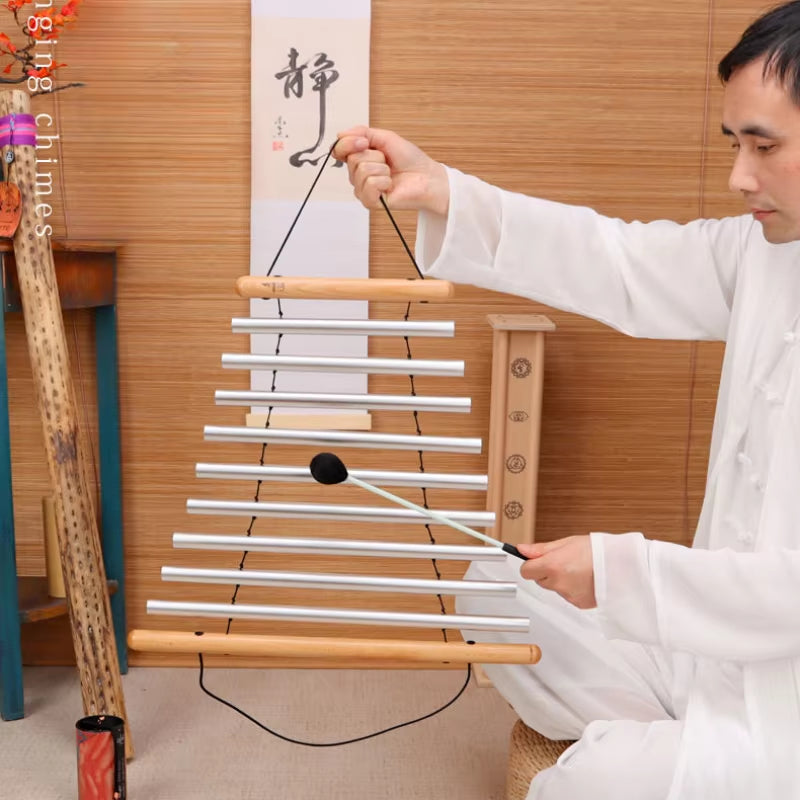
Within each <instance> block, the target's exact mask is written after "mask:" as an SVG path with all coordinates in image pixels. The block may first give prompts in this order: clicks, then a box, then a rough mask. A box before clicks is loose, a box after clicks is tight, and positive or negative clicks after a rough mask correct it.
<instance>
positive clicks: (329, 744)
mask: <svg viewBox="0 0 800 800" xmlns="http://www.w3.org/2000/svg"><path fill="white" fill-rule="evenodd" d="M337 142H338V139H337V141H336V142H334V143H333V145H332V146H331V148H330V150H328V154H327V155H326V156H325V160H324V161H323V162H322V166H321V167H320V169H319V172H318V173H317V175H316V177H315V178H314V181H313V183H312V184H311V188H310V189H309V190H308V193H307V194H306V196H305V198H304V199H303V202H302V203H301V205H300V209H299V210H298V212H297V214H296V215H295V218H294V219H293V220H292V224H291V225H290V226H289V230H288V232H287V234H286V236H285V237H284V238H283V241H282V242H281V245H280V247H279V248H278V252H277V253H276V254H275V258H273V260H272V264H271V265H270V268H269V270H268V271H267V277H269V276H270V275H271V274H272V270H273V269H274V268H275V264H276V263H277V261H278V258H280V255H281V253H282V252H283V248H284V247H285V246H286V242H287V241H288V240H289V237H290V236H291V235H292V231H294V228H295V225H297V221H298V220H299V219H300V215H301V214H302V213H303V209H305V207H306V204H307V203H308V199H309V197H311V193H312V192H313V191H314V188H315V187H316V185H317V183H318V182H319V179H320V178H321V177H322V173H323V172H324V170H325V166H326V165H327V163H328V161H329V160H330V158H331V156H332V155H333V149H334V147H336V144H337ZM380 201H381V205H382V206H383V207H384V209H385V210H386V213H387V214H388V215H389V219H390V220H391V222H392V225H393V226H394V229H395V231H397V235H398V236H399V237H400V241H401V242H402V243H403V247H404V248H405V251H406V253H407V254H408V257H409V258H410V259H411V263H412V264H413V265H414V269H415V270H416V271H417V274H418V275H419V276H420V278H422V279H424V278H425V276H424V275H423V274H422V271H421V270H420V268H419V266H418V265H417V261H416V259H415V258H414V254H413V253H412V252H411V248H410V247H409V246H408V243H407V242H406V240H405V237H404V236H403V233H402V231H401V230H400V228H399V227H398V225H397V222H396V221H395V219H394V217H393V216H392V212H391V211H390V210H389V206H388V205H387V204H386V201H385V200H384V198H383V196H381V198H380ZM410 314H411V303H409V304H408V306H407V308H406V313H405V317H404V319H405V320H408V319H409V316H410ZM278 315H279V316H280V317H283V311H282V310H281V301H280V299H278ZM282 338H283V334H282V333H281V334H278V340H277V344H276V347H275V355H278V354H279V353H280V347H281V339H282ZM404 339H405V345H406V353H407V357H408V358H409V359H410V358H412V354H411V345H410V343H409V341H408V336H405V337H404ZM408 377H409V380H410V381H411V394H412V395H416V389H415V387H414V376H413V375H409V376H408ZM276 380H277V369H275V370H273V371H272V387H271V391H273V392H274V391H275V386H276ZM271 417H272V406H270V407H269V411H268V413H267V420H266V423H265V425H264V427H265V428H269V426H270V418H271ZM414 424H415V427H416V431H417V435H420V436H421V435H422V429H421V427H420V424H419V416H418V411H417V410H416V409H415V410H414ZM266 451H267V443H266V442H265V443H264V444H263V445H262V446H261V458H260V461H259V463H260V464H261V465H262V466H263V465H264V461H265V454H266ZM418 454H419V468H420V472H423V473H424V472H425V463H424V461H423V457H422V451H421V450H420V451H418ZM262 483H263V482H262V481H261V480H259V481H258V482H257V484H256V492H255V501H256V502H258V500H259V496H260V493H261V485H262ZM422 498H423V503H424V505H425V508H428V497H427V489H425V488H424V487H423V489H422ZM256 519H257V518H256V517H252V518H251V520H250V524H249V525H248V528H247V534H246V535H247V536H250V535H252V532H253V526H254V525H255V522H256ZM425 529H426V530H427V532H428V538H429V539H430V541H431V542H432V543H433V544H436V540H435V539H434V537H433V533H432V531H431V527H430V524H426V525H425ZM248 555H249V551H247V550H245V551H244V552H243V553H242V558H241V561H240V562H239V570H240V571H241V570H243V569H244V566H245V561H246V560H247V556H248ZM431 562H432V564H433V569H434V572H435V573H436V577H437V578H438V579H441V577H442V576H441V573H440V572H439V567H438V565H437V563H436V559H431ZM240 588H241V584H236V586H235V587H234V590H233V596H232V597H231V605H232V606H233V605H236V599H237V597H238V595H239V589H240ZM437 597H438V599H439V606H440V609H441V612H442V614H446V613H447V611H446V609H445V606H444V599H443V597H442V595H441V594H439V595H437ZM232 623H233V618H232V617H229V618H228V622H227V626H226V629H225V632H226V633H230V630H231V625H232ZM442 636H443V637H444V641H445V642H446V641H447V629H446V628H442ZM198 657H199V660H200V688H201V689H202V690H203V691H204V692H205V693H206V694H207V695H208V696H209V697H211V698H213V699H214V700H217V701H218V702H220V703H222V705H224V706H227V707H228V708H230V709H232V710H233V711H235V712H236V713H237V714H241V715H242V716H243V717H244V718H245V719H248V720H249V721H250V722H252V723H253V724H254V725H257V726H258V727H259V728H261V729H262V730H264V731H266V732H267V733H269V734H271V735H273V736H276V737H277V738H279V739H283V740H284V741H285V742H289V743H291V744H299V745H303V746H305V747H339V746H341V745H346V744H354V743H355V742H363V741H364V740H366V739H372V738H374V737H375V736H381V735H382V734H384V733H390V732H391V731H395V730H397V729H398V728H404V727H406V726H407V725H414V724H415V723H417V722H422V721H423V720H426V719H429V718H430V717H433V716H435V715H436V714H439V713H440V712H442V711H444V710H445V709H446V708H449V707H450V706H451V705H452V704H453V703H455V702H456V700H458V699H459V697H461V695H462V694H464V692H465V690H466V688H467V686H469V680H470V677H471V676H472V665H471V664H467V675H466V678H465V680H464V684H463V685H462V687H461V688H460V689H459V690H458V693H457V694H456V695H455V696H454V697H453V698H452V699H451V700H448V701H447V703H445V704H444V705H443V706H441V707H440V708H437V709H436V710H435V711H431V712H430V713H429V714H425V715H424V716H422V717H418V718H417V719H412V720H409V721H408V722H401V723H399V724H397V725H392V726H391V727H389V728H384V729H383V730H380V731H375V732H374V733H368V734H366V735H364V736H357V737H355V738H353V739H345V740H343V741H338V742H304V741H301V740H299V739H293V738H291V737H289V736H284V735H283V734H281V733H278V732H277V731H274V730H272V729H271V728H268V727H267V726H266V725H264V724H263V723H261V722H259V721H258V720H257V719H255V717H252V716H251V715H250V714H248V713H247V712H245V711H242V709H241V708H239V707H238V706H236V705H234V704H233V703H231V702H229V701H228V700H225V699H224V698H222V697H220V696H219V695H216V694H214V693H213V692H212V691H210V690H209V689H208V688H206V686H205V683H204V680H203V679H204V676H205V666H204V664H203V654H202V653H198Z"/></svg>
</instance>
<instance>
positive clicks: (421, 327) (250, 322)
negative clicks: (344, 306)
mask: <svg viewBox="0 0 800 800" xmlns="http://www.w3.org/2000/svg"><path fill="white" fill-rule="evenodd" d="M231 330H232V331H233V332H234V333H287V334H288V333H298V334H309V335H314V334H345V335H364V336H437V337H452V336H455V330H456V326H455V323H454V322H409V321H403V320H362V319H263V318H258V317H248V318H234V319H232V320H231Z"/></svg>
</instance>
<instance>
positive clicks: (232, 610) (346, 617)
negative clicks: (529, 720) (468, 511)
mask: <svg viewBox="0 0 800 800" xmlns="http://www.w3.org/2000/svg"><path fill="white" fill-rule="evenodd" d="M147 613H148V614H168V615H175V616H183V617H222V618H224V619H229V618H234V619H276V620H288V621H291V622H340V623H343V624H346V625H394V626H405V627H411V628H459V629H461V628H466V629H468V630H474V631H514V632H516V633H525V632H526V631H527V630H528V628H529V624H530V623H529V620H528V619H527V617H489V616H474V615H473V616H470V615H465V614H411V613H400V612H396V611H361V610H359V609H347V608H304V607H302V606H256V605H242V604H240V603H237V604H236V605H231V604H229V603H185V602H174V601H169V600H148V601H147Z"/></svg>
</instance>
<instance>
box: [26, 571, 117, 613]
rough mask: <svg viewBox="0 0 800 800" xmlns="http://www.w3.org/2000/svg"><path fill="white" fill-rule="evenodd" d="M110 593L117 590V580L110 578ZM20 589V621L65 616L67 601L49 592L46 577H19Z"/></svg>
mask: <svg viewBox="0 0 800 800" xmlns="http://www.w3.org/2000/svg"><path fill="white" fill-rule="evenodd" d="M107 583H108V593H109V595H113V594H115V593H116V591H117V587H118V584H117V581H113V580H109V581H107ZM17 587H18V591H19V621H20V623H23V624H24V623H26V622H40V621H41V620H45V619H54V618H55V617H62V616H65V615H66V613H67V601H66V599H65V598H63V597H50V595H49V594H48V593H47V578H46V577H43V576H42V577H39V576H36V577H18V578H17Z"/></svg>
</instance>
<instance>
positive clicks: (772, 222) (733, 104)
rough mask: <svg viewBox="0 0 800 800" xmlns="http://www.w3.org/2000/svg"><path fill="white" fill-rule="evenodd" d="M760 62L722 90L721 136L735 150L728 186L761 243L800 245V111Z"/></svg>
mask: <svg viewBox="0 0 800 800" xmlns="http://www.w3.org/2000/svg"><path fill="white" fill-rule="evenodd" d="M763 70H764V62H763V60H759V61H754V62H752V63H751V64H748V65H747V66H744V67H741V68H740V69H738V70H737V71H736V72H734V73H733V75H732V76H731V79H730V81H729V82H728V84H727V86H726V87H725V99H724V102H723V109H722V132H723V133H724V134H725V135H726V136H728V137H729V138H730V140H731V144H732V146H733V148H734V149H735V150H736V160H735V162H734V165H733V169H732V170H731V177H730V187H731V189H732V190H733V191H735V192H741V193H742V196H743V197H744V200H745V203H746V204H747V207H748V209H749V210H750V212H751V213H752V214H753V216H754V217H755V218H756V219H757V220H758V221H759V222H760V223H761V225H762V228H763V230H764V238H765V239H766V240H767V241H768V242H772V243H773V244H783V243H784V242H793V241H797V240H800V107H798V106H797V105H796V104H795V102H794V101H793V100H792V98H791V97H790V96H789V94H788V93H787V92H786V90H785V89H784V88H783V86H781V85H780V84H779V83H778V82H777V81H776V80H775V79H774V78H772V77H767V78H764V77H763Z"/></svg>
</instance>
